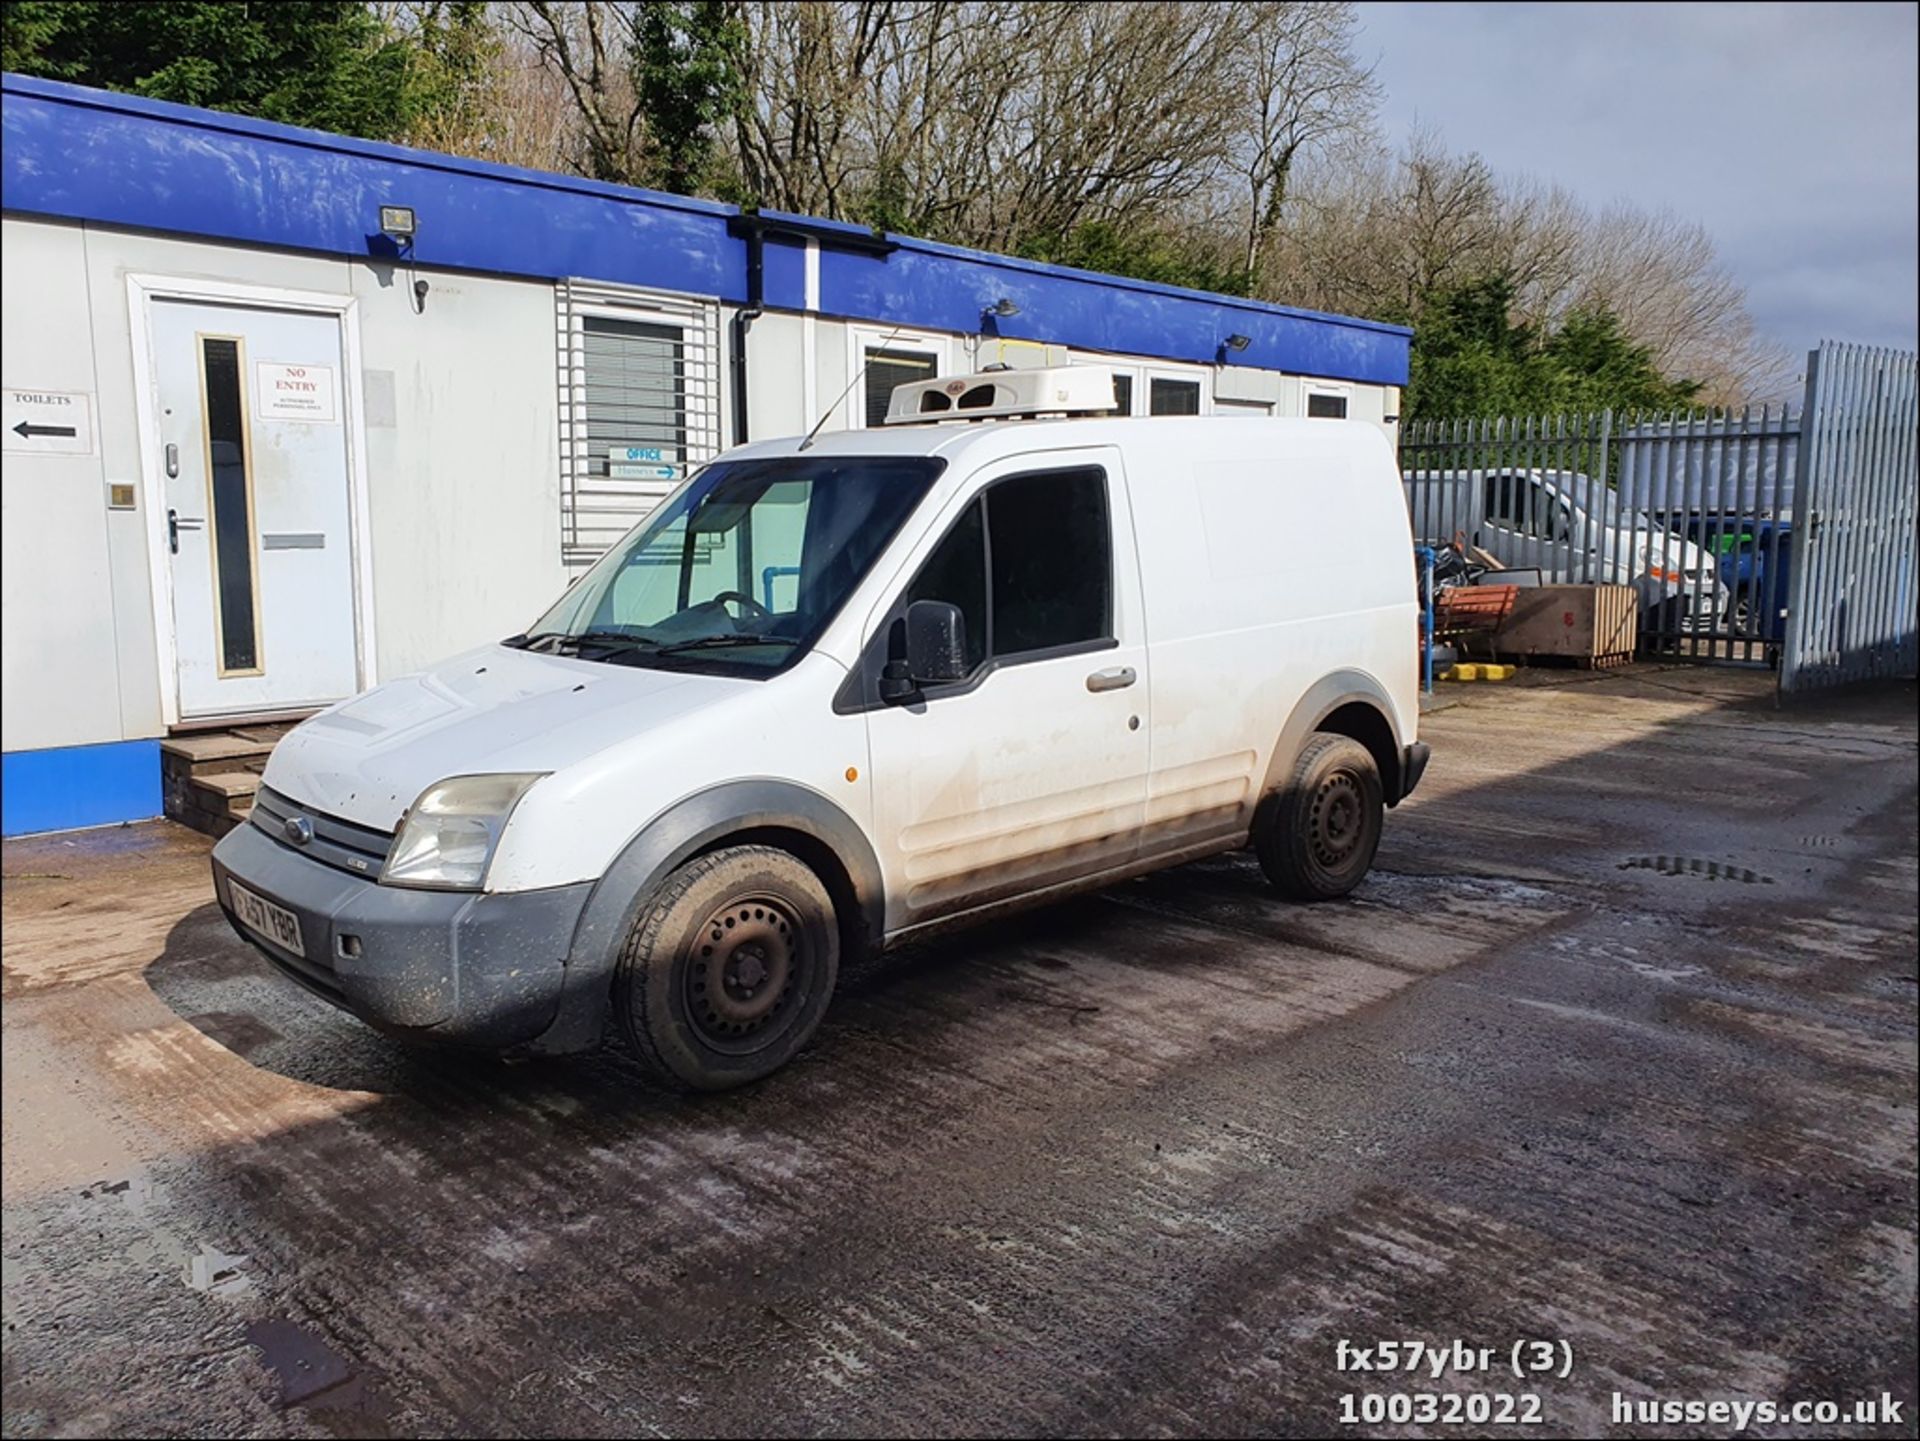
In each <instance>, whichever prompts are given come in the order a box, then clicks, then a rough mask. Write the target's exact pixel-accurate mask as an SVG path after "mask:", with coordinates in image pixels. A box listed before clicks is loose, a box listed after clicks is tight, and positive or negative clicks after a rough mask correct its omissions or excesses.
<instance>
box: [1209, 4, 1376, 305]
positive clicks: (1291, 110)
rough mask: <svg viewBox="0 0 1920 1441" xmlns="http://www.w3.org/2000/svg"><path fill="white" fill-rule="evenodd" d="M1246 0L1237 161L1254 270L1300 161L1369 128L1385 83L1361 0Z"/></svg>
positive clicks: (1232, 152) (1233, 152)
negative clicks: (1372, 56) (1341, 0)
mask: <svg viewBox="0 0 1920 1441" xmlns="http://www.w3.org/2000/svg"><path fill="white" fill-rule="evenodd" d="M1242 10H1243V13H1245V14H1246V16H1247V17H1248V19H1247V25H1246V34H1245V37H1244V40H1243V42H1242V45H1241V46H1240V47H1239V50H1238V54H1239V56H1240V65H1241V69H1242V71H1243V75H1244V79H1243V82H1242V83H1243V84H1244V85H1245V88H1246V100H1245V102H1244V104H1245V106H1246V115H1247V117H1248V118H1247V120H1246V121H1245V122H1244V124H1243V128H1242V131H1241V133H1240V134H1238V135H1236V136H1235V137H1234V138H1233V141H1232V142H1231V144H1230V146H1229V163H1230V164H1231V166H1232V168H1233V170H1234V172H1235V173H1236V174H1238V175H1239V176H1241V177H1243V178H1244V181H1245V184H1246V190H1247V218H1246V245H1245V249H1244V252H1243V256H1242V266H1243V268H1244V269H1245V271H1246V273H1247V274H1248V275H1250V276H1252V275H1257V274H1258V273H1259V270H1260V262H1261V260H1262V259H1263V258H1264V257H1265V254H1266V251H1267V247H1268V246H1269V245H1270V244H1271V242H1272V240H1273V237H1274V234H1275V233H1276V232H1277V231H1278V229H1279V227H1280V222H1281V218H1282V215H1283V214H1284V211H1285V207H1286V203H1287V198H1288V184H1289V181H1290V180H1291V178H1292V175H1293V171H1294V167H1295V166H1296V165H1297V164H1298V163H1299V162H1300V160H1301V158H1302V156H1303V155H1304V154H1306V153H1308V152H1311V151H1312V150H1314V149H1315V148H1317V147H1322V146H1325V145H1326V144H1328V143H1329V142H1331V141H1333V140H1336V139H1345V138H1349V137H1352V136H1356V135H1366V134H1368V133H1370V131H1371V128H1372V124H1373V116H1374V111H1375V108H1376V107H1377V105H1378V104H1379V96H1380V87H1379V85H1378V84H1377V83H1376V82H1375V81H1374V78H1373V71H1372V68H1371V67H1370V66H1367V65H1363V64H1362V63H1361V62H1360V60H1359V58H1358V56H1357V55H1356V54H1355V53H1354V43H1353V40H1354V28H1355V25H1356V24H1357V20H1356V16H1355V14H1354V8H1353V6H1352V5H1349V4H1316V3H1312V0H1260V3H1256V4H1250V5H1245V6H1243V7H1242Z"/></svg>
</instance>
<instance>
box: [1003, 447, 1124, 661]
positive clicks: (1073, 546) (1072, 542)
mask: <svg viewBox="0 0 1920 1441" xmlns="http://www.w3.org/2000/svg"><path fill="white" fill-rule="evenodd" d="M987 535H988V540H989V542H990V555H991V560H992V571H993V607H992V612H991V625H992V627H993V628H992V631H991V633H990V637H989V639H990V644H991V647H992V652H993V654H994V655H995V656H996V657H1000V656H1015V655H1023V654H1025V653H1026V652H1028V651H1036V650H1051V649H1052V648H1054V647H1056V646H1063V645H1075V644H1078V643H1079V642H1081V641H1090V640H1104V639H1106V638H1107V636H1108V635H1109V634H1110V631H1111V622H1110V620H1109V616H1110V615H1111V613H1112V604H1111V602H1112V594H1113V545H1112V542H1111V540H1110V538H1109V536H1108V527H1107V478H1106V473H1105V472H1104V471H1101V470H1098V469H1093V468H1089V469H1086V470H1054V471H1042V472H1039V473H1037V474H1034V475H1021V476H1015V477H1014V478H1013V479H1011V480H1004V481H1001V482H1000V483H999V484H998V485H996V486H994V487H993V488H992V489H991V490H989V491H988V492H987Z"/></svg>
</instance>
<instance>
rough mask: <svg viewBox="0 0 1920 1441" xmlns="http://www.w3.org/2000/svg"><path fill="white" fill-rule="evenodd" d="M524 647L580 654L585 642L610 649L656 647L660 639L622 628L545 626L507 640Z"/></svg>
mask: <svg viewBox="0 0 1920 1441" xmlns="http://www.w3.org/2000/svg"><path fill="white" fill-rule="evenodd" d="M504 644H506V645H511V646H518V647H519V648H520V649H521V650H538V651H546V652H547V653H549V654H551V655H564V654H566V653H568V652H569V651H571V652H573V653H575V654H577V653H578V652H579V650H580V647H582V646H587V645H590V646H598V647H600V648H602V649H607V650H653V649H656V648H658V646H659V644H660V642H659V641H657V640H651V639H649V638H648V637H646V636H644V635H629V634H627V632H625V631H623V630H583V631H578V632H575V631H564V630H545V631H541V632H540V633H539V634H537V635H517V636H513V637H511V638H510V639H508V640H507V641H505V642H504Z"/></svg>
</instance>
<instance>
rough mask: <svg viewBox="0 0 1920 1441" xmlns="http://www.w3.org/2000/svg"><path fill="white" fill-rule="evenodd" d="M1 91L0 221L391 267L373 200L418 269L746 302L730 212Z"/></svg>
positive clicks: (251, 125)
mask: <svg viewBox="0 0 1920 1441" xmlns="http://www.w3.org/2000/svg"><path fill="white" fill-rule="evenodd" d="M5 92H6V98H5V106H4V136H5V144H4V151H0V162H3V163H4V174H5V189H4V200H5V204H6V206H7V208H8V209H10V210H23V211H31V212H34V213H37V214H42V215H56V216H60V217H63V218H66V219H70V220H87V221H95V222H99V223H103V224H108V225H124V226H129V227H132V228H134V229H141V230H159V231H169V232H174V233H177V234H184V235H204V236H209V237H214V238H218V239H222V240H237V241H243V242H246V243H249V244H255V245H269V246H279V247H284V248H287V249H293V250H309V251H320V252H323V253H326V254H333V255H347V256H363V257H365V256H371V257H374V258H377V259H380V260H391V259H393V258H394V254H395V252H394V249H393V246H392V243H391V242H390V241H388V240H386V238H385V237H383V236H381V235H380V234H379V219H378V217H379V207H380V206H382V205H410V206H412V207H413V209H414V213H415V215H416V216H417V217H418V222H419V236H418V238H417V240H416V241H415V245H414V250H413V254H412V257H411V258H412V259H413V260H415V261H416V262H417V263H419V264H421V265H424V266H444V267H449V268H453V269H459V270H476V271H490V272H494V273H498V274H506V275H532V276H539V277H541V278H543V279H554V280H557V279H560V278H563V277H566V276H580V277H583V278H591V279H594V280H600V281H607V282H612V283H616V284H626V285H641V286H650V287H654V288H657V289H661V290H674V291H682V292H685V293H688V294H694V295H715V296H719V297H721V298H722V299H726V300H732V301H738V300H740V299H742V298H743V286H744V282H745V246H744V244H743V243H742V242H741V241H739V240H736V239H735V238H733V237H732V236H730V235H728V234H727V230H726V222H727V217H728V215H729V214H731V213H732V211H731V209H730V207H726V206H720V205H709V204H696V203H689V202H686V201H681V200H676V199H674V198H673V197H668V196H661V195H655V194H653V193H652V192H650V191H640V190H630V189H625V188H623V187H620V186H614V185H597V184H592V183H589V182H577V181H572V180H569V179H568V178H567V177H565V176H558V175H541V174H539V173H538V172H534V171H521V170H513V169H510V168H508V167H506V166H498V165H482V164H478V163H475V162H470V161H462V160H455V159H452V158H451V157H446V156H438V155H433V154H430V153H427V152H424V151H418V150H407V149H403V148H402V147H399V146H394V145H376V144H372V143H370V142H367V141H358V140H348V139H342V138H340V137H336V136H330V135H322V134H319V133H317V132H314V131H308V130H297V129H294V128H293V127H291V126H286V125H273V124H268V123H266V122H263V121H257V120H249V119H243V118H241V117H237V116H230V115H224V114H218V113H215V112H210V111H205V110H196V109H193V108H191V107H189V106H183V105H163V104H161V103H159V102H156V101H149V100H138V99H134V98H130V97H127V96H122V95H103V94H102V93H101V92H98V91H92V90H85V89H81V88H79V87H76V86H69V85H56V84H53V83H51V82H47V81H36V80H27V79H24V78H22V77H19V76H13V75H9V76H7V77H6V82H5Z"/></svg>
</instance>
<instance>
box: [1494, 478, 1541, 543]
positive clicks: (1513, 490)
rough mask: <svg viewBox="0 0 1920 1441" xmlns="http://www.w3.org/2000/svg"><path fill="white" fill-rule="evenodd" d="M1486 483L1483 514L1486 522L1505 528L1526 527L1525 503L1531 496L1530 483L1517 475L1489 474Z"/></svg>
mask: <svg viewBox="0 0 1920 1441" xmlns="http://www.w3.org/2000/svg"><path fill="white" fill-rule="evenodd" d="M1486 484H1487V491H1486V508H1485V511H1484V514H1485V515H1486V518H1487V522H1488V524H1490V525H1497V526H1500V527H1502V528H1503V529H1506V530H1519V531H1524V530H1526V529H1528V524H1527V522H1528V519H1529V517H1528V514H1527V512H1528V504H1527V503H1528V501H1529V500H1530V499H1531V498H1532V496H1533V486H1532V484H1531V483H1530V482H1529V481H1528V480H1527V479H1526V478H1525V477H1523V476H1518V475H1490V476H1488V477H1487V482H1486Z"/></svg>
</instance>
